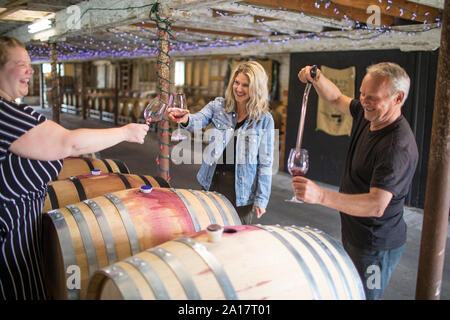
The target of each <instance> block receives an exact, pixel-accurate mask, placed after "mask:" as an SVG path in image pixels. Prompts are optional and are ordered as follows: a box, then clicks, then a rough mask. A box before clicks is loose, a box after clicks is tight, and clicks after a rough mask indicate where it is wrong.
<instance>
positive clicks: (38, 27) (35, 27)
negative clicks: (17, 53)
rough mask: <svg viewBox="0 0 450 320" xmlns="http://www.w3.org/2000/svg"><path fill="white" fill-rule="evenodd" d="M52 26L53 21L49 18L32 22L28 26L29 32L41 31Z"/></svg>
mask: <svg viewBox="0 0 450 320" xmlns="http://www.w3.org/2000/svg"><path fill="white" fill-rule="evenodd" d="M51 27H52V22H51V21H50V20H49V19H42V20H39V21H38V22H35V23H33V24H30V25H29V26H28V32H29V33H37V32H40V31H44V30H47V29H50V28H51Z"/></svg>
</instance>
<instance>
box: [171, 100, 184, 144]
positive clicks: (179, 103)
mask: <svg viewBox="0 0 450 320" xmlns="http://www.w3.org/2000/svg"><path fill="white" fill-rule="evenodd" d="M172 107H173V108H180V109H187V103H186V96H185V95H184V93H182V92H179V93H177V94H176V95H175V99H174V101H173V103H172ZM183 116H184V115H183ZM183 116H181V117H183ZM186 138H187V136H185V135H183V134H181V128H180V123H178V128H177V130H175V132H174V133H172V139H171V140H172V141H181V140H184V139H186Z"/></svg>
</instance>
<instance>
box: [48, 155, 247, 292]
mask: <svg viewBox="0 0 450 320" xmlns="http://www.w3.org/2000/svg"><path fill="white" fill-rule="evenodd" d="M88 172H89V173H88ZM149 187H151V188H149ZM148 191H150V192H148ZM43 211H44V218H43V227H44V239H43V247H44V269H45V281H46V285H47V289H48V293H49V296H50V297H51V298H53V299H84V298H86V290H87V284H88V280H89V277H90V276H92V275H93V273H94V272H95V271H97V270H98V269H99V268H103V267H107V266H109V265H111V264H113V263H116V262H119V261H120V260H123V259H125V258H127V257H129V256H131V255H134V254H138V253H139V252H141V251H143V250H146V249H149V248H152V247H154V246H156V245H158V244H161V243H163V242H165V241H168V240H171V239H174V238H178V237H181V236H184V235H186V234H188V233H192V232H197V231H201V230H202V229H205V228H206V227H207V226H208V225H210V224H220V225H224V226H234V225H240V220H239V217H238V215H237V213H236V210H235V209H234V207H233V205H232V204H231V203H230V202H229V201H228V199H226V198H225V197H224V196H222V195H221V194H218V193H214V192H207V191H196V190H186V189H174V188H171V186H170V185H169V183H167V181H165V180H164V179H162V178H160V177H153V176H149V175H138V174H131V173H130V170H129V168H128V167H127V166H126V164H125V163H123V162H121V161H118V160H113V159H100V158H98V157H96V155H84V156H83V157H78V158H67V159H65V160H64V163H63V169H62V170H61V172H60V175H59V176H58V180H57V181H52V182H51V183H50V184H49V187H48V193H47V199H46V201H45V204H44V209H43ZM72 272H75V274H74V275H73V276H74V277H71V276H72ZM72 278H73V279H75V280H74V281H75V283H71V282H70V281H71V279H72Z"/></svg>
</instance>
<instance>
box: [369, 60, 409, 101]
mask: <svg viewBox="0 0 450 320" xmlns="http://www.w3.org/2000/svg"><path fill="white" fill-rule="evenodd" d="M366 71H367V73H370V74H374V75H380V76H384V77H388V78H389V80H390V81H391V88H392V94H395V93H397V92H399V91H403V92H404V93H405V96H404V97H403V101H402V105H403V103H404V102H405V101H406V98H407V97H408V93H409V86H410V83H411V80H410V78H409V76H408V74H407V73H406V71H405V70H404V69H403V68H402V67H400V66H399V65H398V64H396V63H393V62H381V63H377V64H373V65H371V66H369V67H367V69H366Z"/></svg>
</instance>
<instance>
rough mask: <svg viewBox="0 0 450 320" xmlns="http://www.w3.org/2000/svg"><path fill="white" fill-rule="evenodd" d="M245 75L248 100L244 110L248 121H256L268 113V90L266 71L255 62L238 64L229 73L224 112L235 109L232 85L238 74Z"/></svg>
mask: <svg viewBox="0 0 450 320" xmlns="http://www.w3.org/2000/svg"><path fill="white" fill-rule="evenodd" d="M240 73H242V74H245V75H246V76H247V78H248V81H249V87H248V93H249V96H250V100H249V101H248V102H247V105H246V109H247V113H248V117H249V119H250V120H258V119H259V118H260V117H261V116H262V115H263V114H264V113H266V112H268V111H269V102H268V97H269V89H268V84H267V83H268V77H267V74H266V71H265V70H264V68H263V67H262V66H261V64H259V63H258V62H256V61H247V62H243V63H241V64H239V65H238V66H237V67H236V68H235V69H234V70H233V72H232V73H231V77H230V81H229V82H228V87H227V90H226V91H225V111H226V112H231V111H233V110H234V109H235V108H236V100H235V98H234V93H233V84H234V81H235V79H236V77H237V76H238V74H240Z"/></svg>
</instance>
